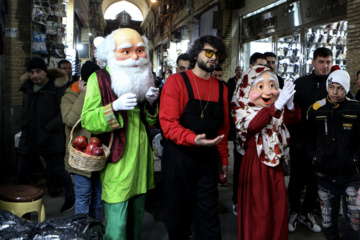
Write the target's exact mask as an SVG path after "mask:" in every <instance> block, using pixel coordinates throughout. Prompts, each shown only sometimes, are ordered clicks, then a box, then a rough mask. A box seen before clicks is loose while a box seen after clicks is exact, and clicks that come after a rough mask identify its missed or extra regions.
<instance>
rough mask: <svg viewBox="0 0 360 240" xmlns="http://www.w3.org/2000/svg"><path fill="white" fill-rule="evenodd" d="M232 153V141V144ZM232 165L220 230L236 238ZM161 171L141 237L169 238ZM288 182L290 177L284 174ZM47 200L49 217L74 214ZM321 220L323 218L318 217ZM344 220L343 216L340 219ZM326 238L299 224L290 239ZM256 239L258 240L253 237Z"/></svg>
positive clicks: (222, 192)
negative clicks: (63, 211) (62, 211)
mask: <svg viewBox="0 0 360 240" xmlns="http://www.w3.org/2000/svg"><path fill="white" fill-rule="evenodd" d="M229 147H230V153H231V152H232V150H231V149H232V144H231V143H229ZM159 164H160V159H155V165H158V166H155V170H156V171H158V170H159V168H158V167H159ZM232 164H233V157H232V156H230V158H229V175H230V176H229V178H228V183H227V186H219V187H218V190H219V216H220V221H221V232H222V239H223V240H236V239H237V224H236V216H235V215H234V214H233V213H232V201H231V197H232V184H233V182H232V171H233V170H232ZM159 176H160V174H159V172H156V183H157V184H156V188H155V189H153V190H151V191H149V193H148V195H147V203H146V209H145V214H144V220H143V229H142V238H141V239H142V240H166V239H168V237H167V209H166V206H165V201H164V197H163V194H162V183H161V179H160V177H159ZM285 180H286V183H288V177H285ZM44 192H45V195H44V201H45V210H46V218H47V219H48V218H65V217H68V216H71V215H72V214H74V211H73V210H72V211H70V212H68V213H60V208H61V206H62V204H63V197H58V198H50V197H49V196H48V194H47V192H46V189H44ZM32 219H34V220H36V219H37V216H36V214H32ZM316 219H317V220H318V222H320V217H319V216H316ZM340 220H341V219H340ZM304 239H306V240H323V239H326V238H325V237H324V235H323V233H322V232H321V233H314V232H312V231H310V230H309V229H308V228H306V227H305V226H303V225H301V224H298V227H297V230H296V231H295V232H294V233H290V234H289V240H304ZM254 240H256V239H254Z"/></svg>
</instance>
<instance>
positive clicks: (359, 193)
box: [317, 178, 360, 240]
mask: <svg viewBox="0 0 360 240" xmlns="http://www.w3.org/2000/svg"><path fill="white" fill-rule="evenodd" d="M317 182H318V194H319V199H320V206H321V215H322V225H323V229H324V233H325V236H326V239H328V240H338V239H344V240H359V239H360V231H359V230H360V179H359V178H355V179H353V180H352V181H350V182H347V183H344V184H336V185H335V184H334V183H331V182H330V181H324V180H323V179H320V178H318V179H317ZM340 200H342V204H343V205H342V207H343V212H344V218H345V221H344V225H343V228H342V235H343V238H340V236H339V232H340V230H339V224H338V214H339V208H340Z"/></svg>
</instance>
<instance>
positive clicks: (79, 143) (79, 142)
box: [74, 135, 88, 149]
mask: <svg viewBox="0 0 360 240" xmlns="http://www.w3.org/2000/svg"><path fill="white" fill-rule="evenodd" d="M87 145H88V139H87V137H85V136H82V135H81V136H77V137H76V138H75V140H74V147H75V148H79V149H85V148H86V147H87Z"/></svg>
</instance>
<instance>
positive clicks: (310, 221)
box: [299, 213, 321, 232]
mask: <svg viewBox="0 0 360 240" xmlns="http://www.w3.org/2000/svg"><path fill="white" fill-rule="evenodd" d="M299 221H300V222H301V223H302V224H304V225H305V226H307V227H308V228H309V229H310V230H311V231H313V232H321V227H320V226H319V225H318V224H317V223H316V220H315V218H314V215H313V214H312V213H308V214H306V216H304V215H300V216H299Z"/></svg>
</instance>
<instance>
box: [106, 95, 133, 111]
mask: <svg viewBox="0 0 360 240" xmlns="http://www.w3.org/2000/svg"><path fill="white" fill-rule="evenodd" d="M136 105H137V100H136V95H135V94H134V93H125V94H123V95H121V96H120V97H119V98H118V99H116V100H115V101H114V102H113V103H112V108H113V110H114V111H119V110H131V109H134V107H135V106H136Z"/></svg>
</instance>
